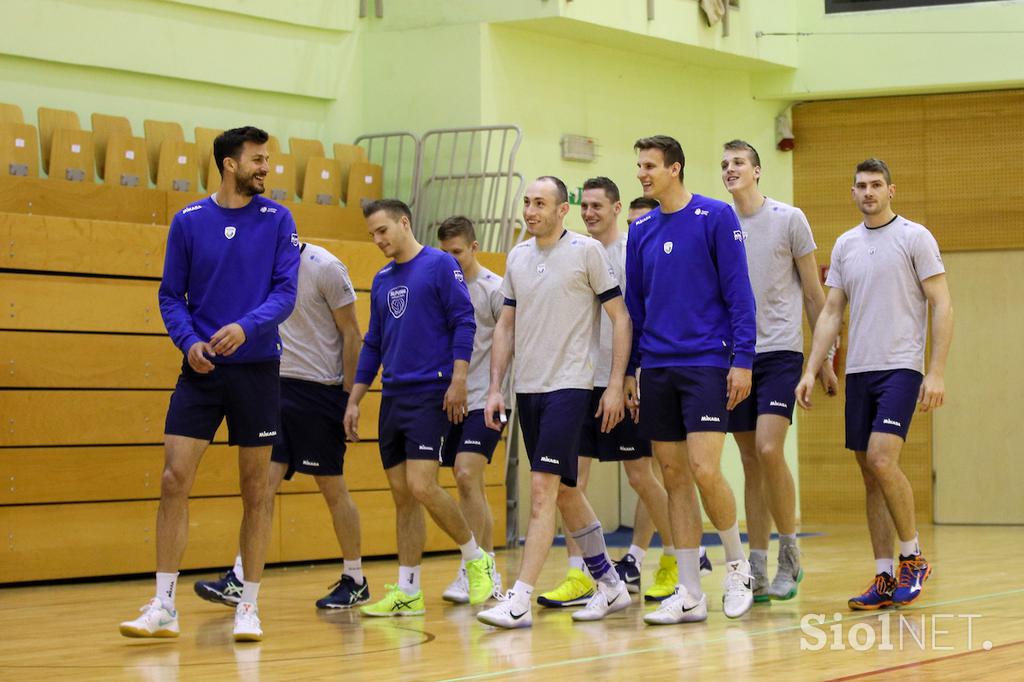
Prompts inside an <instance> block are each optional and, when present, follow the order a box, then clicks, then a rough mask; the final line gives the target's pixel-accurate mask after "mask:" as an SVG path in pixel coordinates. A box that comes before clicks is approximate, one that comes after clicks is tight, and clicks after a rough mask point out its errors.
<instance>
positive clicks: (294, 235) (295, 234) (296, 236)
mask: <svg viewBox="0 0 1024 682" xmlns="http://www.w3.org/2000/svg"><path fill="white" fill-rule="evenodd" d="M298 245H299V233H298V232H292V246H298Z"/></svg>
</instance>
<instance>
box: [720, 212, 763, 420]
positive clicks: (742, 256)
mask: <svg viewBox="0 0 1024 682" xmlns="http://www.w3.org/2000/svg"><path fill="white" fill-rule="evenodd" d="M742 236H743V230H742V229H741V228H740V222H739V218H737V217H736V213H735V212H734V211H732V210H731V209H730V210H726V211H722V212H720V213H719V214H718V216H717V224H716V225H715V231H714V239H715V245H714V252H715V255H716V263H715V266H716V269H717V270H718V286H719V289H720V290H721V292H722V298H723V299H724V300H725V305H726V307H727V308H728V309H729V323H730V325H731V328H732V352H733V358H732V368H731V369H730V370H729V375H728V377H727V379H726V392H727V395H728V399H727V402H726V409H728V410H731V409H733V408H734V407H736V406H737V405H739V404H740V403H741V402H743V401H744V400H745V399H746V397H747V396H748V395H750V385H751V382H752V372H751V368H752V367H753V366H754V344H755V343H756V342H757V317H756V314H755V308H754V290H753V289H752V288H751V286H750V273H749V272H748V270H747V252H746V249H745V248H744V247H743V238H742Z"/></svg>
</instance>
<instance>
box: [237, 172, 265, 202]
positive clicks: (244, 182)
mask: <svg viewBox="0 0 1024 682" xmlns="http://www.w3.org/2000/svg"><path fill="white" fill-rule="evenodd" d="M235 191H236V192H238V193H239V194H242V195H244V196H247V197H251V196H254V195H256V194H263V192H265V191H266V185H262V186H261V185H260V184H258V183H257V181H256V174H255V173H252V174H250V175H247V176H245V177H242V176H241V175H235Z"/></svg>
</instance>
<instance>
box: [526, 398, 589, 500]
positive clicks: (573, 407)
mask: <svg viewBox="0 0 1024 682" xmlns="http://www.w3.org/2000/svg"><path fill="white" fill-rule="evenodd" d="M516 406H517V409H518V411H519V426H520V427H521V428H522V429H523V442H524V443H525V444H526V453H527V455H529V457H530V471H542V472H545V473H549V474H557V475H558V476H560V477H561V479H562V483H563V484H565V485H567V486H569V487H570V488H575V487H576V476H577V472H578V471H579V451H580V430H581V429H582V428H583V422H584V421H586V419H587V409H589V407H590V391H589V390H588V389H585V388H565V389H562V390H559V391H551V392H550V393H517V394H516Z"/></svg>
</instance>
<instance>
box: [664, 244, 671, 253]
mask: <svg viewBox="0 0 1024 682" xmlns="http://www.w3.org/2000/svg"><path fill="white" fill-rule="evenodd" d="M662 248H663V249H665V253H672V242H665V243H664V244H663V245H662Z"/></svg>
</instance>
